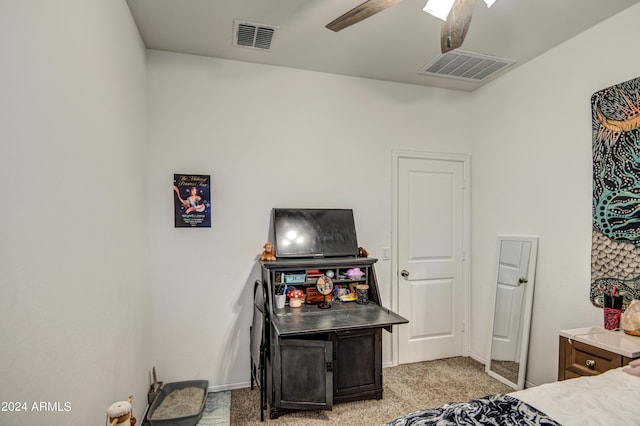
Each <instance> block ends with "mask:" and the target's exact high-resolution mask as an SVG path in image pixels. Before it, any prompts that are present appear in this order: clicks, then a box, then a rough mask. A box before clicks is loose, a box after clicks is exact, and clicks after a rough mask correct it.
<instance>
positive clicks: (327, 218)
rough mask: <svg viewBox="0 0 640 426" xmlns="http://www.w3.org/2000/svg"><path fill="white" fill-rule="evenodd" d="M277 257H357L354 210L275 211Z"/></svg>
mask: <svg viewBox="0 0 640 426" xmlns="http://www.w3.org/2000/svg"><path fill="white" fill-rule="evenodd" d="M273 229H274V234H275V235H274V236H275V240H274V241H275V246H276V257H283V258H287V257H336V256H357V255H358V240H357V238H356V226H355V222H354V220H353V210H351V209H280V208H278V209H273Z"/></svg>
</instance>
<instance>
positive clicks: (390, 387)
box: [231, 357, 513, 425]
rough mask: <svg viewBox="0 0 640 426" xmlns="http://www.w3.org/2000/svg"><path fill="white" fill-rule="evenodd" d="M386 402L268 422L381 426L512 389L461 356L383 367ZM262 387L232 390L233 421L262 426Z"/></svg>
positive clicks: (343, 406)
mask: <svg viewBox="0 0 640 426" xmlns="http://www.w3.org/2000/svg"><path fill="white" fill-rule="evenodd" d="M382 377H383V387H384V395H383V399H381V400H368V401H356V402H346V403H341V404H335V405H334V406H333V410H332V411H298V412H294V413H290V414H285V415H283V416H281V417H279V418H278V419H273V420H272V419H269V416H268V412H266V413H265V422H264V423H266V424H270V425H380V424H382V423H385V422H388V421H390V420H392V419H394V418H396V417H399V416H402V415H404V414H407V413H410V412H412V411H416V410H422V409H425V408H431V407H437V406H440V405H443V404H446V403H447V402H461V401H467V400H469V399H474V398H479V397H482V396H485V395H492V394H496V393H508V392H512V391H513V389H511V388H510V387H508V386H506V385H504V384H502V383H500V382H499V381H497V380H495V379H493V378H491V377H490V376H489V375H487V374H486V373H485V372H484V365H483V364H481V363H479V362H477V361H474V360H473V359H471V358H466V357H456V358H447V359H440V360H435V361H425V362H419V363H415V364H404V365H400V366H398V367H389V368H385V369H383V370H382ZM259 406H260V394H259V391H258V389H257V388H254V390H253V391H252V390H251V389H250V388H245V389H237V390H234V391H232V392H231V425H260V424H262V423H261V422H260V408H259Z"/></svg>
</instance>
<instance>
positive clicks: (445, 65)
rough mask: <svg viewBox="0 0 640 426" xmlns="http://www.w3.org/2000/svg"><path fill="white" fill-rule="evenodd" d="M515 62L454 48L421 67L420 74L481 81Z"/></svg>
mask: <svg viewBox="0 0 640 426" xmlns="http://www.w3.org/2000/svg"><path fill="white" fill-rule="evenodd" d="M515 62H516V61H514V60H512V59H504V58H496V57H493V56H486V55H481V54H479V53H471V52H465V51H462V50H453V51H450V52H447V53H444V54H442V55H440V56H438V57H437V58H435V59H434V60H433V61H431V63H429V64H427V65H425V66H424V67H422V68H420V69H419V70H418V74H419V75H428V76H435V77H449V78H454V79H458V80H467V81H475V82H479V81H483V80H486V79H487V78H489V77H491V76H493V75H495V74H496V73H498V72H499V71H502V70H504V69H506V68H508V67H509V66H511V65H513V64H514V63H515Z"/></svg>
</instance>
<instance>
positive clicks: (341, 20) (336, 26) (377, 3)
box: [326, 0, 402, 32]
mask: <svg viewBox="0 0 640 426" xmlns="http://www.w3.org/2000/svg"><path fill="white" fill-rule="evenodd" d="M401 1H402V0H368V1H365V2H364V3H362V4H360V5H358V6H356V7H354V8H353V9H351V10H350V11H348V12H347V13H345V14H344V15H342V16H340V17H338V18H336V19H334V20H333V21H331V22H329V23H328V24H327V25H326V27H327V28H329V29H330V30H332V31H336V32H337V31H340V30H343V29H345V28H347V27H348V26H351V25H353V24H357V23H358V22H360V21H362V20H364V19H367V18H368V17H370V16H372V15H375V14H376V13H378V12H380V11H383V10H385V9H386V8H388V7H391V6H393V5H394V4H396V3H399V2H401Z"/></svg>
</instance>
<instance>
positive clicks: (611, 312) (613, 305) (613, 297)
mask: <svg viewBox="0 0 640 426" xmlns="http://www.w3.org/2000/svg"><path fill="white" fill-rule="evenodd" d="M603 296H604V328H605V329H607V330H616V329H618V328H620V315H621V314H622V296H620V295H619V294H616V287H615V286H614V287H613V290H612V291H611V294H607V293H604V294H603Z"/></svg>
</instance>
